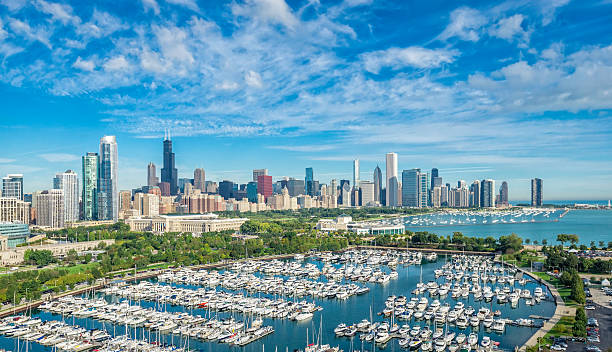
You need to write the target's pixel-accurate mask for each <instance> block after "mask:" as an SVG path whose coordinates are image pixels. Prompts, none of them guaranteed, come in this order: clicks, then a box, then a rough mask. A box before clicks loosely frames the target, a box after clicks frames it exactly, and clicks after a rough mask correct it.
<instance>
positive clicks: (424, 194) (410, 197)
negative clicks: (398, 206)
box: [402, 169, 429, 208]
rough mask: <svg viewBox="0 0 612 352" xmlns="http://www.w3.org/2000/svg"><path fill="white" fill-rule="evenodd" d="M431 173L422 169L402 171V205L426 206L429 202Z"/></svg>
mask: <svg viewBox="0 0 612 352" xmlns="http://www.w3.org/2000/svg"><path fill="white" fill-rule="evenodd" d="M428 189H429V174H427V173H425V172H421V169H411V170H404V171H402V205H403V206H405V207H415V208H424V207H426V206H427V205H428V204H429V190H428Z"/></svg>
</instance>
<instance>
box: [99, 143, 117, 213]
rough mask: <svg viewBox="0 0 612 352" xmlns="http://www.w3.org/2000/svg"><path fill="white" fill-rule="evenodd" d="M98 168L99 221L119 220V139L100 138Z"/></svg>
mask: <svg viewBox="0 0 612 352" xmlns="http://www.w3.org/2000/svg"><path fill="white" fill-rule="evenodd" d="M99 158H100V159H99V160H100V165H99V167H98V175H99V177H98V220H114V221H117V219H118V218H119V189H118V188H117V139H116V138H115V136H104V137H102V138H100V154H99Z"/></svg>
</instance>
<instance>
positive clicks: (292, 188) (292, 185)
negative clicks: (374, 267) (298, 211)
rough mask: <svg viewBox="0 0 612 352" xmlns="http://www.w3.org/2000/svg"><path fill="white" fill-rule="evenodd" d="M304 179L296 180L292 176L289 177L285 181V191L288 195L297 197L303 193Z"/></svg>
mask: <svg viewBox="0 0 612 352" xmlns="http://www.w3.org/2000/svg"><path fill="white" fill-rule="evenodd" d="M304 190H305V187H304V181H302V180H296V179H294V178H290V179H289V180H288V181H287V191H289V195H290V196H291V197H297V196H299V195H301V194H304Z"/></svg>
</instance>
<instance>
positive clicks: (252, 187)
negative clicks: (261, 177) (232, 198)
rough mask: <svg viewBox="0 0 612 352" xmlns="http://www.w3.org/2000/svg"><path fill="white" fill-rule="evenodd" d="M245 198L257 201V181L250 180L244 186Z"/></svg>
mask: <svg viewBox="0 0 612 352" xmlns="http://www.w3.org/2000/svg"><path fill="white" fill-rule="evenodd" d="M246 192H247V198H248V199H249V202H251V203H257V182H255V181H251V182H249V183H247V187H246Z"/></svg>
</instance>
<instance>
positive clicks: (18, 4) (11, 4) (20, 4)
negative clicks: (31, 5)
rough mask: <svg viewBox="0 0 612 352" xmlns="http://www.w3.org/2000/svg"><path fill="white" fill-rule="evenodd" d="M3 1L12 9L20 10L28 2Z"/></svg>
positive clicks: (17, 0)
mask: <svg viewBox="0 0 612 352" xmlns="http://www.w3.org/2000/svg"><path fill="white" fill-rule="evenodd" d="M1 2H2V5H4V6H6V7H7V8H8V9H9V10H10V11H16V10H20V9H21V8H22V7H24V6H25V4H26V0H2V1H1Z"/></svg>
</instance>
